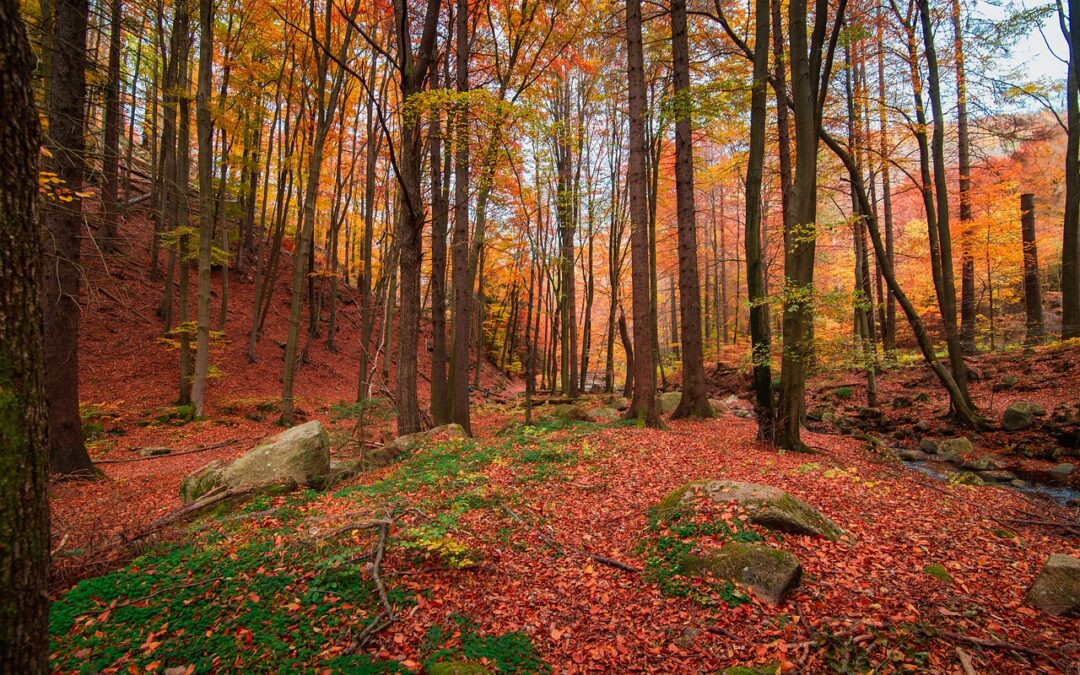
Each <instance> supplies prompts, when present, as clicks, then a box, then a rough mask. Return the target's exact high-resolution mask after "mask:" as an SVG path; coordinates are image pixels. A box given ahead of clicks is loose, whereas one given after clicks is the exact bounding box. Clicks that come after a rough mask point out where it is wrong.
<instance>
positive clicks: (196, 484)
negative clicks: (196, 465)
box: [180, 421, 330, 505]
mask: <svg viewBox="0 0 1080 675" xmlns="http://www.w3.org/2000/svg"><path fill="white" fill-rule="evenodd" d="M329 472H330V442H329V440H328V438H327V436H326V431H325V430H324V429H323V428H322V425H321V424H319V423H318V422H317V421H312V422H308V423H306V424H300V425H297V426H295V427H292V428H291V429H288V430H286V431H283V432H281V433H280V434H278V435H277V436H275V437H274V438H272V439H270V440H269V441H267V442H265V443H262V444H260V445H258V446H256V447H255V448H253V449H252V450H249V451H248V452H246V453H244V454H243V455H241V456H240V457H238V458H236V459H234V460H233V461H231V462H223V461H221V460H216V461H213V462H210V463H209V464H207V465H206V466H204V467H202V468H201V469H199V470H198V471H195V472H194V473H192V474H191V475H189V476H188V477H187V478H185V479H184V482H183V483H182V484H181V485H180V501H181V502H182V503H183V504H185V505H187V504H191V503H192V502H194V501H196V500H198V499H199V498H200V497H202V496H203V495H205V494H206V493H208V492H210V491H211V490H214V489H215V488H219V487H227V488H229V489H243V488H254V487H262V486H266V485H274V484H284V485H318V484H321V483H322V482H323V481H324V479H325V477H326V476H327V474H328V473H329Z"/></svg>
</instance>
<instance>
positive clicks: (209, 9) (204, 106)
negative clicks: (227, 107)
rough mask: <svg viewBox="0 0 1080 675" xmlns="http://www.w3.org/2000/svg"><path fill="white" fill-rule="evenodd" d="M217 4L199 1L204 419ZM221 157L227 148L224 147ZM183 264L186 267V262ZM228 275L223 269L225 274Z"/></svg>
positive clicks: (198, 335)
mask: <svg viewBox="0 0 1080 675" xmlns="http://www.w3.org/2000/svg"><path fill="white" fill-rule="evenodd" d="M213 66H214V3H213V0H199V77H198V87H197V89H196V93H195V130H196V135H197V136H198V144H199V295H198V309H197V310H196V314H197V315H196V321H197V323H198V325H197V328H196V332H195V373H194V378H193V379H192V382H191V405H192V406H193V407H194V408H195V416H196V417H202V416H203V409H204V403H205V400H206V378H207V375H208V374H209V372H210V250H211V247H212V246H213V243H214V213H213V211H214V194H213V193H214V181H213V160H214V123H213V120H211V118H210V89H211V88H212V87H213V86H214V79H213ZM222 154H223V155H224V154H225V148H224V147H222ZM181 264H183V265H185V266H186V265H187V263H186V262H185V261H181ZM225 273H226V270H225V269H222V274H223V275H224V274H225Z"/></svg>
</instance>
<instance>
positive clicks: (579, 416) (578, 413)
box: [544, 403, 589, 422]
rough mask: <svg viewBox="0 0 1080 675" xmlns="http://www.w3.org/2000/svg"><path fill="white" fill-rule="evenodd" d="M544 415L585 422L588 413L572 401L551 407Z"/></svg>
mask: <svg viewBox="0 0 1080 675" xmlns="http://www.w3.org/2000/svg"><path fill="white" fill-rule="evenodd" d="M544 417H554V418H556V419H560V420H569V421H571V422H585V421H588V419H589V413H588V411H587V410H585V408H582V407H581V406H579V405H575V404H573V403H560V404H559V405H557V406H555V407H553V408H552V409H551V410H550V411H549V412H548V413H547V414H546V415H544Z"/></svg>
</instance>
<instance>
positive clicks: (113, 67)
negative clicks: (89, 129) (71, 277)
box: [98, 0, 134, 251]
mask: <svg viewBox="0 0 1080 675" xmlns="http://www.w3.org/2000/svg"><path fill="white" fill-rule="evenodd" d="M111 14H112V16H111V17H110V23H111V24H112V25H111V27H110V31H111V32H110V34H109V67H108V72H107V73H106V75H105V131H104V138H103V141H104V142H103V146H104V147H103V148H102V150H103V154H102V162H101V175H102V185H101V237H100V238H99V240H98V245H99V246H100V247H101V249H102V250H103V251H114V250H116V246H117V243H118V242H117V231H118V230H117V228H118V221H119V218H120V213H119V209H118V208H117V198H118V197H117V195H118V193H119V189H120V38H121V32H122V31H121V0H112V11H111ZM132 105H134V102H133V103H132Z"/></svg>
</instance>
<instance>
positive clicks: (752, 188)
mask: <svg viewBox="0 0 1080 675" xmlns="http://www.w3.org/2000/svg"><path fill="white" fill-rule="evenodd" d="M769 5H770V3H769V0H755V3H754V12H755V19H754V83H753V89H752V90H751V92H750V156H749V158H748V161H747V167H746V226H745V227H746V237H745V239H744V245H745V249H746V288H747V294H748V296H749V300H750V353H751V356H752V360H753V387H754V408H755V410H756V411H757V422H758V434H757V435H758V439H760V440H762V441H765V442H772V440H773V438H774V435H775V417H776V412H775V409H774V406H773V395H772V365H771V362H772V332H771V330H770V327H769V315H768V313H767V311H766V302H767V301H768V298H767V296H766V292H765V259H764V258H765V256H764V253H763V251H762V249H761V220H762V218H761V183H762V174H763V171H764V163H765V161H764V160H765V125H766V123H767V120H766V115H767V114H768V111H767V110H766V105H767V101H766V94H767V89H766V87H767V84H766V78H767V75H768V69H769V22H770V15H769ZM784 107H785V106H779V108H784ZM725 295H726V293H725ZM725 304H726V300H725ZM725 323H726V307H725ZM724 335H725V337H726V336H727V326H726V325H725V326H724Z"/></svg>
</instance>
